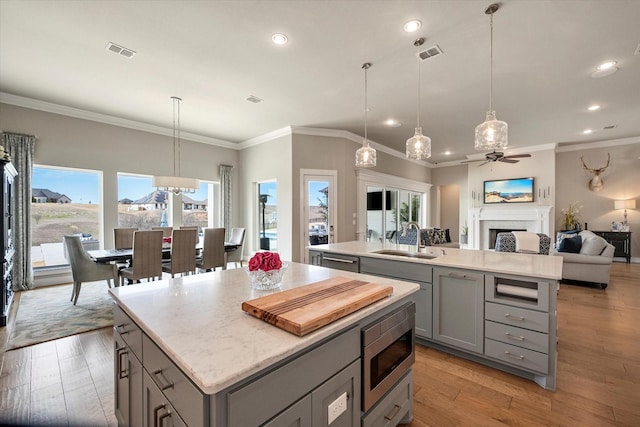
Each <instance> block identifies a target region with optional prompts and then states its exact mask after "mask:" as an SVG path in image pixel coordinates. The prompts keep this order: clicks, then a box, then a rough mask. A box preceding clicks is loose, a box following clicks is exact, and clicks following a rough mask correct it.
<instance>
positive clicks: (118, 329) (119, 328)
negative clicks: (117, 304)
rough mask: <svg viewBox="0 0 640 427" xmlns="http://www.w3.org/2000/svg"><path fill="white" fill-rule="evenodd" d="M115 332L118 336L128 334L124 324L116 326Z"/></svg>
mask: <svg viewBox="0 0 640 427" xmlns="http://www.w3.org/2000/svg"><path fill="white" fill-rule="evenodd" d="M116 332H117V333H119V334H120V335H127V334H128V333H129V331H126V330H125V329H124V323H121V324H119V325H116Z"/></svg>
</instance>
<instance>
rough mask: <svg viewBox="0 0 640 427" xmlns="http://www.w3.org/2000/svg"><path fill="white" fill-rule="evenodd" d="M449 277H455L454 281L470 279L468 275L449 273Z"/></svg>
mask: <svg viewBox="0 0 640 427" xmlns="http://www.w3.org/2000/svg"><path fill="white" fill-rule="evenodd" d="M447 275H448V276H449V277H453V278H454V279H468V277H467V275H466V274H456V273H448V274H447Z"/></svg>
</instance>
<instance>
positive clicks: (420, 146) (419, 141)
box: [406, 37, 431, 160]
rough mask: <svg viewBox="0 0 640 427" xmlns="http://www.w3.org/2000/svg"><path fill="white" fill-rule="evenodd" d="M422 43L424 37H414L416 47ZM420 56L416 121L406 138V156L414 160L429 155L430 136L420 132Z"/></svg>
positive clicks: (425, 157)
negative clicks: (414, 130) (411, 133)
mask: <svg viewBox="0 0 640 427" xmlns="http://www.w3.org/2000/svg"><path fill="white" fill-rule="evenodd" d="M423 43H424V37H421V38H419V39H416V41H415V42H413V45H414V46H416V47H420V46H422V44H423ZM420 62H421V59H420V56H419V55H418V91H417V92H418V106H417V108H416V110H417V116H418V119H417V123H416V133H415V135H413V136H412V137H411V138H409V139H407V144H406V147H407V153H406V154H407V158H408V159H414V160H423V159H428V158H429V157H431V138H429V137H428V136H424V135H423V134H422V128H421V127H420Z"/></svg>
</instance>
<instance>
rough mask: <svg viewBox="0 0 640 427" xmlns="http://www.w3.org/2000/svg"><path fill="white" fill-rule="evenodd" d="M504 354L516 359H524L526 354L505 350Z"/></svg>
mask: <svg viewBox="0 0 640 427" xmlns="http://www.w3.org/2000/svg"><path fill="white" fill-rule="evenodd" d="M504 354H505V356H508V357H511V358H514V359H518V360H524V356H523V355H520V356H518V355H516V354H512V353H511V352H508V351H505V352H504Z"/></svg>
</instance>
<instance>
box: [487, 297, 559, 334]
mask: <svg viewBox="0 0 640 427" xmlns="http://www.w3.org/2000/svg"><path fill="white" fill-rule="evenodd" d="M484 311H485V319H486V320H493V321H494V322H499V323H505V324H507V325H513V326H517V327H519V328H525V329H531V330H532V331H538V332H544V333H545V334H546V333H549V314H548V313H544V312H540V311H533V310H527V309H525V308H518V307H512V306H509V305H503V304H496V303H493V302H487V303H485V309H484Z"/></svg>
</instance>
